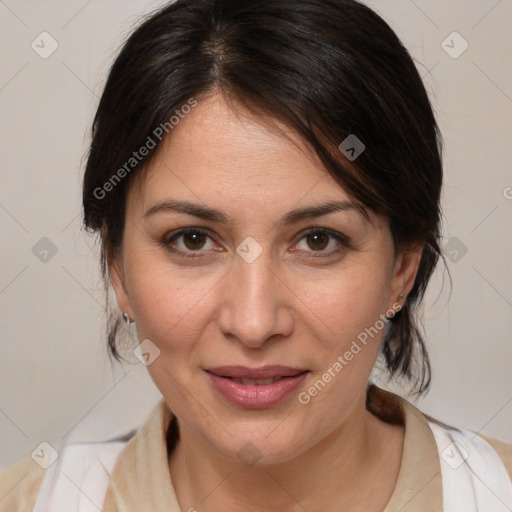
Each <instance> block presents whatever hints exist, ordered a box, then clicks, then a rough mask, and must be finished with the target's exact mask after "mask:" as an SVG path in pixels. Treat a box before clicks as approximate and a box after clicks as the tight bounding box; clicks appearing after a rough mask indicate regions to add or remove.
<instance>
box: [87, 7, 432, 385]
mask: <svg viewBox="0 0 512 512" xmlns="http://www.w3.org/2000/svg"><path fill="white" fill-rule="evenodd" d="M213 90H219V91H221V92H222V93H223V94H224V95H225V96H226V97H227V98H231V99H232V100H233V101H236V102H237V103H239V104H241V105H243V106H245V107H246V108H248V109H251V110H252V111H253V112H255V113H259V114H265V115H267V116H271V118H273V119H278V120H280V121H282V122H284V123H285V124H286V125H287V126H290V127H292V128H293V129H294V130H295V131H296V132H297V133H299V134H300V135H301V136H302V138H303V139H304V140H305V141H306V143H307V144H308V145H309V147H311V148H312V149H313V150H314V151H315V152H316V153H317V154H318V156H319V158H320V159H321V161H322V162H323V164H324V165H325V168H326V170H327V171H328V172H329V173H330V174H331V175H332V176H333V177H334V178H335V179H336V180H337V182H338V183H339V184H340V185H341V186H342V187H343V188H344V189H345V190H346V191H347V192H348V193H349V194H351V196H352V197H353V198H354V199H355V200H356V201H358V202H359V203H360V204H361V205H364V207H366V208H370V209H371V210H373V211H375V212H377V213H382V214H384V215H385V216H387V218H388V219H389V223H390V229H391V233H392V236H393V241H394V244H395V249H396V251H406V250H408V249H409V248H411V247H412V246H413V245H415V244H417V243H421V244H424V250H423V254H422V257H421V261H420V265H419V270H418V274H417V276H416V280H415V283H414V287H413V288H412V290H411V292H410V293H409V295H408V297H407V300H406V302H405V304H404V307H403V308H402V310H401V311H400V312H399V313H397V314H396V315H395V317H394V318H393V319H392V320H391V322H390V324H389V327H388V330H387V331H386V333H385V335H384V339H383V342H382V347H381V350H382V356H383V357H384V359H385V365H386V367H387V369H388V370H389V373H390V375H391V376H403V377H406V378H408V379H409V380H410V381H411V382H412V381H414V382H413V384H414V387H415V390H416V392H417V393H418V394H421V393H424V392H426V391H427V390H428V388H429V385H430V380H431V372H430V364H429V359H428V354H427V351H426V347H425V343H424V340H423V336H422V334H421V329H420V326H419V324H418V312H417V307H418V306H419V304H420V303H421V301H422V299H423V295H424V292H425V289H426V286H427V283H428V281H429V279H430V277H431V275H432V272H433V271H434V268H435V266H436V264H437V261H438V258H439V257H440V256H441V257H442V255H441V251H440V247H439V242H440V236H441V235H440V226H441V210H440V193H441V185H442V138H441V134H440V132H439V129H438V126H437V123H436V120H435V117H434V113H433V110H432V107H431V104H430V101H429V98H428V95H427V92H426V90H425V88H424V85H423V83H422V80H421V77H420V76H419V73H418V71H417V69H416V67H415V64H414V62H413V60H412V58H411V56H410V55H409V53H408V51H407V50H406V49H405V47H404V46H403V44H402V43H401V41H400V40H399V39H398V37H397V36H396V34H395V33H394V32H393V30H392V29H391V28H390V27H389V25H388V24H387V23H386V22H385V21H384V20H383V19H382V18H381V17H380V16H378V15H377V14H376V13H375V12H374V11H372V10H371V9H370V8H368V7H366V6H365V5H363V4H361V3H359V2H357V1H354V0H177V1H176V2H173V3H170V4H167V5H165V6H164V7H163V8H161V9H159V10H158V11H156V12H154V13H152V14H150V15H149V16H148V17H147V18H146V19H144V20H143V21H142V22H141V24H140V25H139V26H138V28H136V29H135V30H134V31H133V33H132V34H131V35H130V36H129V38H128V39H127V41H126V42H125V44H124V45H123V48H122V50H121V52H120V53H119V55H118V57H117V58H116V60H115V62H114V64H113V66H112V68H111V70H110V73H109V76H108V80H107V82H106V85H105V88H104V91H103V94H102V96H101V100H100V102H99V106H98V109H97V112H96V115H95V118H94V123H93V129H92V142H91V145H90V150H89V154H88V161H87V165H86V170H85V176H84V182H83V208H84V226H85V228H86V229H87V230H89V231H97V232H100V234H101V267H102V275H103V279H104V282H105V285H106V288H108V286H109V283H110V277H109V272H108V262H109V261H112V259H114V258H116V257H117V256H119V254H120V252H121V251H122V239H123V230H124V221H125V201H126V195H127V191H128V187H129V186H130V184H131V183H133V180H134V176H136V175H140V173H141V171H142V170H143V169H147V167H148V166H149V165H150V163H151V162H152V160H153V159H154V157H155V156H156V154H157V153H158V149H159V147H161V146H160V145H159V144H158V142H159V140H155V138H156V137H155V133H159V132H158V130H159V127H162V126H167V128H168V129H166V132H167V131H168V132H169V133H171V131H170V130H171V129H172V126H170V124H171V123H170V122H169V120H170V118H171V116H172V115H173V114H174V113H176V114H177V113H178V112H176V111H179V110H180V109H181V108H182V106H183V105H186V104H187V103H188V102H190V99H191V98H195V99H196V100H198V101H200V98H201V97H202V96H203V97H204V95H205V94H208V93H209V92H211V91H213ZM166 123H167V124H166ZM160 131H161V129H160ZM349 135H355V136H357V138H358V139H359V140H360V141H361V142H362V143H363V144H364V146H365V148H364V151H363V152H362V153H361V154H360V155H359V156H358V158H357V159H355V160H353V161H350V162H349V161H348V160H350V159H347V157H346V156H347V155H346V154H343V152H342V151H341V150H340V149H339V145H340V143H342V141H344V140H345V139H346V138H347V137H348V136H349ZM171 136H172V133H171ZM148 137H149V138H151V139H152V140H153V142H156V146H157V147H156V148H155V149H153V150H151V151H149V154H147V156H145V158H144V159H142V160H141V161H140V163H138V162H133V161H131V160H130V159H131V158H132V157H133V152H134V151H135V152H136V151H137V150H138V149H139V148H141V147H142V146H144V145H145V144H147V141H148V140H149V139H148ZM128 161H131V163H132V164H134V165H131V164H130V166H129V167H127V165H126V164H127V162H128ZM121 169H124V170H125V171H124V172H121ZM108 183H110V185H109V186H106V184H108ZM107 310H108V308H107ZM108 314H109V316H108V324H107V332H108V346H109V348H110V352H111V355H113V356H114V357H115V358H116V359H117V360H120V358H119V352H118V351H117V349H116V336H117V334H118V331H119V327H120V316H119V314H114V313H112V312H109V313H108Z"/></svg>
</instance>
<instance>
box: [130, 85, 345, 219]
mask: <svg viewBox="0 0 512 512" xmlns="http://www.w3.org/2000/svg"><path fill="white" fill-rule="evenodd" d="M161 144H162V147H161V148H159V153H158V155H157V156H156V158H155V159H154V160H153V162H152V163H151V165H150V166H149V168H148V169H147V170H146V171H145V172H143V173H142V174H141V176H142V177H141V179H140V180H138V181H139V183H138V185H137V186H136V187H132V190H133V193H134V194H135V195H136V198H135V201H136V203H137V204H138V205H139V207H140V209H143V210H144V211H146V210H147V208H149V207H151V205H152V204H154V203H156V202H158V201H161V200H165V199H167V198H168V197H169V196H171V197H173V198H188V199H193V200H194V201H195V202H203V203H206V204H208V205H211V206H214V205H215V206H216V207H219V208H220V207H221V208H223V209H228V208H229V206H230V205H231V206H233V207H240V208H241V207H245V209H246V210H249V211H252V212H253V213H254V212H255V211H258V210H257V209H258V208H260V209H261V206H262V204H265V205H275V207H277V208H279V207H281V208H286V207H290V208H291V207H292V206H294V205H297V204H298V203H303V204H311V203H315V202H317V203H318V202H320V201H339V200H346V201H349V200H351V198H350V196H349V195H348V194H347V193H346V192H345V190H344V189H343V188H342V187H341V186H340V184H339V183H337V182H336V181H335V179H334V178H333V177H332V176H331V175H330V174H329V173H328V172H327V171H326V170H325V168H324V167H323V165H322V163H321V162H320V160H319V158H318V156H317V155H316V153H314V152H313V151H312V150H311V149H310V148H308V147H307V146H306V144H305V143H304V141H303V140H302V139H301V137H300V136H299V135H298V134H297V133H296V132H294V131H293V130H291V129H290V128H289V127H287V126H285V125H284V124H282V123H280V122H279V121H277V120H275V119H271V118H268V117H267V118H263V117H261V116H256V115H255V114H253V113H251V112H249V111H247V110H244V109H243V107H238V106H237V107H236V108H233V105H231V103H227V102H226V100H225V99H224V97H223V96H222V95H220V94H217V95H213V96H210V97H208V98H205V99H204V100H201V101H198V104H197V106H195V107H194V108H193V109H191V111H190V112H189V113H188V114H186V115H184V116H183V117H182V118H181V119H180V120H179V122H178V123H177V124H176V125H175V126H174V127H173V129H172V131H170V133H169V135H168V136H167V137H166V138H165V139H164V140H163V141H162V143H161ZM239 211H240V210H239Z"/></svg>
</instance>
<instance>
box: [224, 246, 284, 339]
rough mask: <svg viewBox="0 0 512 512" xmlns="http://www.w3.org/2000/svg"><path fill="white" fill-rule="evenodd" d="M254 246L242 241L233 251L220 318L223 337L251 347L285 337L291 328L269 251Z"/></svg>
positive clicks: (281, 285)
mask: <svg viewBox="0 0 512 512" xmlns="http://www.w3.org/2000/svg"><path fill="white" fill-rule="evenodd" d="M258 246H259V247H258ZM258 246H257V245H256V243H255V241H254V239H253V240H247V239H246V240H245V241H244V242H242V243H241V244H240V245H239V246H238V247H237V255H236V256H235V257H234V260H233V266H232V269H231V272H230V273H229V280H228V283H226V284H227V286H226V287H225V288H224V294H225V296H224V298H223V301H222V311H221V315H220V319H221V322H220V323H221V325H220V328H221V329H222V330H223V332H224V334H225V335H226V336H229V335H231V336H235V337H236V338H237V339H238V340H239V341H240V342H242V343H244V344H246V345H248V346H251V347H258V346H260V345H261V344H263V343H264V342H265V341H266V340H267V339H268V338H269V337H271V336H273V335H275V334H283V335H287V334H289V332H290V329H291V327H292V317H291V311H290V310H291V304H288V300H289V297H287V294H286V291H285V289H284V288H285V287H284V285H283V284H282V283H281V281H280V279H278V277H277V276H276V275H275V273H276V272H277V271H278V270H277V269H276V268H275V267H276V266H275V265H273V262H272V257H271V254H270V252H269V250H268V249H267V250H263V248H262V247H261V246H260V245H259V244H258Z"/></svg>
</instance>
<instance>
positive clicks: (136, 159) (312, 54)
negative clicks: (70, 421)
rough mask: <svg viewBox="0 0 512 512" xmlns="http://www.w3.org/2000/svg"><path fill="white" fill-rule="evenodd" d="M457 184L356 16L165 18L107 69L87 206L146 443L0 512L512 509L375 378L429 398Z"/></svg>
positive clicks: (56, 468)
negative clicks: (440, 275)
mask: <svg viewBox="0 0 512 512" xmlns="http://www.w3.org/2000/svg"><path fill="white" fill-rule="evenodd" d="M441 185H442V161H441V135H440V133H439V130H438V127H437V124H436V121H435V118H434V115H433V112H432V108H431V105H430V102H429V100H428V97H427V94H426V91H425V89H424V86H423V84H422V82H421V79H420V77H419V75H418V73H417V71H416V68H415V66H414V63H413V61H412V59H411V58H410V56H409V54H408V52H407V51H406V49H405V48H404V47H403V45H402V44H401V42H400V41H399V40H398V38H397V36H396V35H395V34H394V32H393V31H392V30H391V28H390V27H389V26H388V25H387V24H386V23H385V22H384V21H383V20H382V19H381V18H380V17H379V16H378V15H377V14H375V13H374V12H373V11H372V10H370V9H369V8H367V7H365V6H364V5H362V4H360V3H358V2H355V1H353V0H327V1H326V0H322V1H320V0H295V1H289V0H284V1H283V0H265V1H263V0H262V1H250V2H246V1H240V0H239V1H234V0H196V1H186V0H178V1H177V2H175V3H171V4H169V5H168V6H166V7H164V8H163V9H161V10H160V11H159V12H157V13H155V14H154V15H152V16H151V17H149V18H148V19H147V20H146V21H145V22H144V23H143V24H142V25H141V26H140V27H139V28H138V29H137V30H136V31H135V32H134V33H133V34H132V35H131V36H130V38H129V39H128V41H127V43H126V44H125V46H124V48H123V50H122V51H121V53H120V55H119V56H118V58H117V59H116V61H115V63H114V66H113V67H112V69H111V72H110V75H109V78H108V81H107V84H106V87H105V90H104V92H103V95H102V98H101V101H100V104H99V107H98V111H97V113H96V117H95V120H94V130H93V139H92V143H91V147H90V153H89V158H88V162H87V167H86V172H85V177H84V192H83V205H84V224H85V226H86V227H87V228H88V229H90V230H91V231H94V232H98V233H99V234H100V236H101V243H102V269H103V274H104V278H105V282H106V284H107V286H108V285H110V284H112V286H113V288H114V291H115V295H116V299H117V305H118V307H119V312H118V313H117V314H116V313H112V316H111V321H110V323H109V332H108V343H109V347H110V349H111V353H112V355H113V356H114V357H116V358H117V359H121V357H120V354H119V352H118V350H117V348H116V339H117V338H118V335H119V331H120V324H121V321H122V320H121V319H122V318H123V319H124V321H125V322H126V323H127V324H128V325H129V326H130V328H131V329H134V330H135V332H136V336H137V338H138V340H140V344H138V346H137V347H135V351H134V353H135V355H136V356H137V357H138V358H139V359H140V360H141V361H142V362H143V364H145V365H146V366H147V368H148V371H149V373H150V375H151V377H152V379H153V381H154V382H155V384H156V386H157V387H158V388H159V390H160V391H161V393H162V395H163V398H162V400H161V402H160V403H159V404H158V406H157V407H156V408H155V409H154V410H153V412H152V414H151V415H150V417H149V418H148V419H147V421H146V423H145V424H144V425H143V426H142V427H141V428H140V429H139V430H138V432H136V433H129V434H128V435H127V436H125V437H124V438H122V439H116V440H112V442H110V443H100V444H97V445H95V444H89V445H70V446H65V447H63V449H62V450H60V456H59V457H58V459H57V462H56V463H55V464H51V465H49V466H48V469H47V470H46V471H41V470H40V469H39V468H37V469H36V468H34V467H33V466H34V464H33V461H32V460H25V461H21V462H20V463H18V465H15V466H13V467H12V468H9V469H8V470H5V471H4V472H2V474H1V477H2V478H1V481H2V496H4V495H5V498H4V499H3V500H2V501H0V507H2V508H1V510H32V509H33V510H35V511H36V512H38V511H42V510H45V511H48V510H51V511H57V510H67V511H71V510H80V511H83V510H99V509H101V510H105V511H109V512H110V511H132V510H133V511H135V510H137V511H140V510H148V511H160V510H162V511H163V510H166V511H176V512H177V511H179V510H182V511H183V510H187V511H193V510H197V511H218V510H223V511H238V510H241V509H249V510H254V511H273V510H276V511H277V510H279V511H296V510H297V511H298V510H307V511H316V510H323V511H331V510H332V511H335V510H336V511H337V510H351V511H363V510H364V511H366V512H368V511H370V512H372V511H375V512H376V511H386V512H390V511H396V510H402V511H413V510H414V511H430V510H436V511H438V510H446V511H448V510H449V511H455V510H465V511H466V510H485V511H501V510H510V509H511V508H512V484H511V483H510V476H509V474H507V469H506V466H505V463H507V464H510V459H508V461H507V455H506V454H507V453H508V454H510V449H511V446H510V445H508V444H506V443H502V442H500V441H497V440H493V439H488V438H487V439H484V437H483V436H480V435H477V434H476V433H472V432H469V431H467V430H464V429H455V428H453V427H449V426H446V425H443V424H441V423H440V422H438V421H436V420H434V419H433V418H430V417H428V416H426V415H424V414H422V413H421V412H420V411H419V410H418V409H417V408H416V407H414V406H413V405H412V404H409V403H408V402H407V401H406V400H404V399H402V398H400V397H398V396H397V395H394V394H393V393H390V392H387V391H384V390H382V389H380V388H378V387H377V386H375V385H374V384H372V382H371V379H370V374H371V372H372V369H373V368H374V366H375V363H376V360H377V357H378V356H379V355H381V356H382V359H383V361H384V362H385V365H386V367H387V370H388V371H389V374H390V375H391V376H392V377H405V378H407V379H409V380H410V382H411V388H412V390H413V391H415V392H416V393H417V394H418V395H421V394H423V393H425V392H427V390H428V388H429V384H430V367H429V362H428V354H427V352H426V348H425V344H424V340H423V338H422V334H421V332H420V330H419V329H418V318H417V316H418V315H417V309H418V306H419V305H420V303H421V301H422V298H423V295H424V292H425V289H426V286H427V284H428V281H429V278H430V276H431V274H432V272H433V270H434V268H435V266H436V264H437V261H438V258H439V256H441V254H440V248H439V241H440V220H441V211H440V192H441ZM508 471H509V472H510V466H509V469H508ZM23 475H25V477H24V478H23V480H22V481H19V480H20V478H21V477H22V476H23Z"/></svg>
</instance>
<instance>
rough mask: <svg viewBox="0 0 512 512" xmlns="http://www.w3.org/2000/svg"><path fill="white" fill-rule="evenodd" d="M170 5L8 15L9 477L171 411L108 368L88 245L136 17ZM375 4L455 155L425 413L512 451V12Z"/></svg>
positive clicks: (418, 2) (35, 8)
mask: <svg viewBox="0 0 512 512" xmlns="http://www.w3.org/2000/svg"><path fill="white" fill-rule="evenodd" d="M161 3H162V2H155V1H153V2H149V1H142V0H137V1H136V0H130V1H123V2H121V1H105V0H103V1H100V0H90V1H88V2H87V1H75V0H73V1H69V0H67V1H60V2H59V1H55V0H53V1H51V0H46V1H45V2H38V1H35V0H32V1H26V0H17V1H14V0H5V1H4V0H0V23H1V26H0V38H1V43H2V66H1V68H0V109H1V113H2V114H1V115H2V117H1V135H0V147H1V152H0V158H1V166H0V169H1V183H2V187H1V190H0V229H1V240H2V250H1V265H0V307H1V344H2V345H1V348H2V351H1V352H2V357H1V358H0V375H1V383H2V385H1V386H0V439H1V447H0V467H5V466H8V465H10V464H12V463H14V462H15V461H17V460H19V459H21V458H24V457H27V456H29V455H30V453H31V452H32V450H34V448H35V447H36V446H38V445H39V443H40V442H42V441H49V442H50V443H52V441H56V440H59V439H62V438H63V437H64V436H66V435H69V436H72V437H73V438H76V439H80V438H84V439H86V438H87V439H91V438H93V439H102V438H108V437H110V436H112V435H114V434H116V433H117V432H121V431H124V430H126V429H127V428H130V427H131V426H138V425H139V424H140V423H141V422H142V421H144V419H145V418H146V417H147V415H148V414H149V412H150V411H151V409H152V408H153V407H154V405H155V404H156V402H157V401H158V400H159V398H160V393H159V391H158V390H157V388H156V387H155V386H154V384H153V383H152V381H151V379H150V378H149V376H148V374H147V372H146V369H145V367H144V366H143V365H142V364H140V363H138V361H137V360H136V359H134V363H133V364H131V365H125V366H124V367H120V366H111V364H110V363H109V361H108V358H107V352H106V348H105V342H104V337H103V327H104V325H103V321H104V319H103V290H102V284H101V281H100V278H99V266H98V255H99V251H98V247H97V246H96V245H95V243H94V241H93V240H92V239H91V238H90V237H89V236H88V235H85V234H84V233H83V232H82V231H81V230H80V209H81V189H80V186H81V177H82V172H83V163H84V155H85V152H86V149H87V143H88V141H89V129H90V125H91V121H92V116H93V114H94V109H95V106H96V104H97V101H98V98H99V96H100V94H101V91H102V87H103V83H104V79H105V77H106V73H107V71H108V69H109V66H110V65H111V63H112V60H113V58H114V56H115V54H116V51H117V48H118V46H119V44H120V43H121V42H122V40H123V38H124V37H125V35H126V34H128V33H129V31H130V29H131V27H133V25H134V23H136V22H137V19H138V16H139V15H140V14H142V13H144V12H148V11H150V10H152V9H153V8H154V7H156V6H158V5H160V4H161ZM366 3H367V4H369V5H370V6H371V7H373V8H374V9H375V10H377V12H378V13H379V14H380V15H381V16H383V17H384V19H385V20H386V21H388V23H390V25H391V26H392V27H393V28H394V29H395V31H396V32H397V33H398V35H399V37H400V38H401V39H402V40H403V42H404V44H405V45H406V47H407V48H408V49H409V50H410V52H411V53H412V55H413V57H414V58H415V61H416V64H417V66H418V69H419V71H420V73H421V75H422V76H424V81H425V84H426V86H427V89H428V91H429V94H430V96H431V98H432V102H433V106H434V108H435V110H436V113H437V117H438V120H439V123H440V126H441V129H442V132H443V135H444V138H445V142H446V149H445V155H444V156H445V173H446V178H445V186H444V194H443V204H444V211H445V225H444V235H445V243H446V244H448V245H447V246H446V249H445V254H446V256H447V258H448V265H449V268H450V272H451V275H452V277H453V291H452V294H451V297H449V282H448V279H447V276H446V275H445V279H444V280H445V286H444V288H443V289H442V288H441V284H442V281H443V272H442V267H440V269H439V272H437V274H436V275H435V277H434V279H433V281H432V283H431V288H430V290H429V293H428V297H427V300H426V303H425V322H426V329H427V335H428V348H429V352H430V355H431V359H432V365H433V377H434V378H433V386H432V390H431V392H430V393H429V394H428V396H427V397H426V398H424V399H422V400H420V401H417V402H414V401H413V403H416V405H417V406H418V407H420V409H421V410H423V411H424V412H427V413H429V414H431V415H433V416H435V417H436V418H439V419H441V420H443V421H445V422H446V423H449V424H453V425H456V426H462V427H466V428H470V429H472V430H475V431H482V432H483V433H485V434H487V435H490V436H493V437H497V438H500V439H503V440H505V441H509V442H512V372H511V371H510V366H511V365H510V363H511V361H512V349H511V343H510V333H511V331H512V265H511V264H510V262H511V261H512V237H511V229H510V220H511V214H512V174H511V171H510V161H511V140H510V137H511V133H512V83H511V67H510V52H511V50H512V45H511V42H512V41H511V35H510V30H509V26H510V20H511V19H512V2H510V1H505V0H503V1H496V0H478V1H476V0H472V1H467V0H466V1H441V0H436V1H432V0H429V1H426V0H415V1H414V2H413V1H411V0H380V1H378V0H372V1H368V2H366ZM453 31H457V32H458V33H459V34H460V35H461V36H462V37H463V38H464V40H465V41H467V44H468V48H467V49H466V51H464V52H463V53H462V54H461V55H459V56H457V58H453V56H455V55H456V54H458V53H459V52H460V51H461V49H463V46H462V45H463V41H462V40H461V39H458V36H455V38H454V37H453V36H450V37H449V38H448V39H446V38H447V37H448V36H449V35H450V34H451V33H452V32H453ZM42 32H48V33H49V34H51V36H52V37H53V38H54V39H55V40H56V41H57V43H58V48H57V50H56V51H55V52H54V53H53V54H52V55H50V56H49V57H48V58H46V59H43V58H41V56H40V55H39V54H38V53H36V51H34V50H33V49H32V47H31V43H32V41H34V40H35V43H34V44H39V46H40V47H41V46H43V43H41V42H40V41H41V37H40V36H39V35H40V34H41V33H42ZM45 37H47V36H45ZM445 40H446V42H445V43H444V44H443V41H445ZM452 40H453V42H452ZM38 41H39V43H38ZM446 45H449V46H451V47H452V48H449V47H448V48H447V47H446ZM443 47H444V48H446V50H448V52H451V53H452V56H450V55H449V54H448V53H447V51H445V49H443ZM44 48H45V51H47V50H48V49H49V48H51V47H50V40H49V39H45V43H44ZM42 50H43V48H40V51H42ZM44 237H46V238H48V239H49V240H50V241H51V244H49V242H48V241H46V240H43V241H40V240H41V239H42V238H44ZM50 245H51V247H53V246H54V249H53V251H54V252H55V250H56V253H55V254H52V251H51V249H49V246H50ZM34 247H35V249H34ZM44 250H49V252H48V253H44ZM465 250H467V252H465V253H464V251H465ZM45 260H46V261H45ZM392 389H394V390H396V391H399V392H401V390H400V388H399V387H398V386H394V387H393V388H392Z"/></svg>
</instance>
